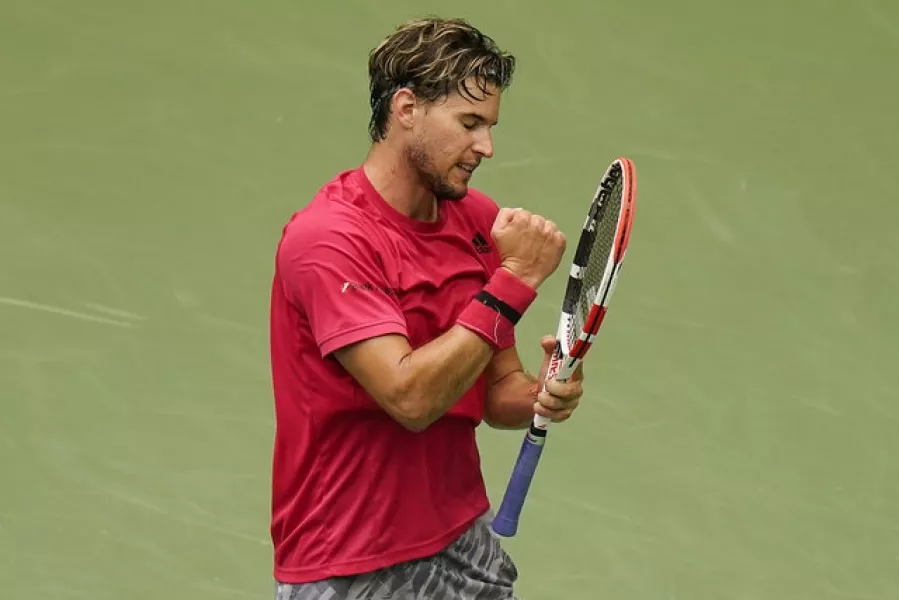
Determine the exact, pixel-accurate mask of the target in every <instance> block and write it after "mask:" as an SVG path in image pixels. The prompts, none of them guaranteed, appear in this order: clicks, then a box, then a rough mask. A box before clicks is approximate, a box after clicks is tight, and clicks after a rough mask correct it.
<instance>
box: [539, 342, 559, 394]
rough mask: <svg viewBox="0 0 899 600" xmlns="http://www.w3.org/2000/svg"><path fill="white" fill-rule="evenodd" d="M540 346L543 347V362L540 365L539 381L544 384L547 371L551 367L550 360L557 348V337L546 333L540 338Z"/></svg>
mask: <svg viewBox="0 0 899 600" xmlns="http://www.w3.org/2000/svg"><path fill="white" fill-rule="evenodd" d="M540 347H541V348H543V364H542V365H541V366H540V378H539V379H538V381H539V382H540V385H541V386H542V385H543V380H544V379H545V378H546V371H547V370H548V369H549V361H550V359H551V358H552V355H553V353H554V352H555V350H556V338H555V337H553V336H551V335H544V336H543V339H541V340H540Z"/></svg>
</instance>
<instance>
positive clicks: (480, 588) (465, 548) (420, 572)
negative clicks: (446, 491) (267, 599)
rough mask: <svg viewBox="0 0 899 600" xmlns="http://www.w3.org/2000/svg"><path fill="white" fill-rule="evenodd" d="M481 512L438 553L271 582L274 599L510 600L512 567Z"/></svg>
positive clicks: (514, 573)
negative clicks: (347, 572)
mask: <svg viewBox="0 0 899 600" xmlns="http://www.w3.org/2000/svg"><path fill="white" fill-rule="evenodd" d="M492 516H493V515H492V514H491V513H490V512H488V513H486V514H484V515H482V516H481V517H480V518H478V520H477V521H475V523H474V524H473V525H472V526H471V527H470V528H469V529H468V530H467V531H466V532H465V533H463V534H462V535H461V536H459V538H458V539H457V540H456V541H455V542H453V543H452V544H450V545H449V546H448V547H447V548H445V549H444V550H443V551H441V552H439V553H438V554H435V555H433V556H429V557H427V558H423V559H419V560H414V561H410V562H405V563H400V564H398V565H393V566H391V567H387V568H385V569H381V570H378V571H374V572H372V573H365V574H363V575H355V576H349V577H334V578H331V579H325V580H322V581H316V582H314V583H303V584H296V585H291V584H283V583H279V584H277V585H276V590H275V600H382V599H385V598H390V599H391V600H425V599H427V600H450V599H453V600H516V596H515V595H514V593H513V591H512V585H513V584H514V583H515V580H516V579H518V570H517V569H516V567H515V564H514V563H513V562H512V559H511V558H510V557H509V555H508V554H506V552H505V551H504V550H503V549H502V547H500V543H499V538H498V537H497V535H496V534H495V533H494V532H493V530H492V529H491V528H490V521H491V519H492Z"/></svg>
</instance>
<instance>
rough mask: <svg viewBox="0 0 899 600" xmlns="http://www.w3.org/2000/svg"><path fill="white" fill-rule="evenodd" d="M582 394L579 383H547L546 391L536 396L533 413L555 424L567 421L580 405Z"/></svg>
mask: <svg viewBox="0 0 899 600" xmlns="http://www.w3.org/2000/svg"><path fill="white" fill-rule="evenodd" d="M582 394H583V388H582V387H581V384H580V382H569V383H561V382H558V381H549V382H547V385H546V390H545V391H542V392H540V393H539V394H537V400H536V401H535V402H534V412H536V413H537V414H539V415H542V416H544V417H546V418H548V419H551V420H552V421H553V422H555V423H558V422H561V421H564V420H567V419H568V418H569V417H571V414H572V413H573V412H574V410H575V409H576V408H577V407H578V405H579V404H580V400H581V395H582Z"/></svg>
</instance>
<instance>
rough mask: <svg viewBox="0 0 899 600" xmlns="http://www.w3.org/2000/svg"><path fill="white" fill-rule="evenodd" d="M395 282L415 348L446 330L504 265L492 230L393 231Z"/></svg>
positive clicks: (392, 276) (393, 275) (391, 245)
mask: <svg viewBox="0 0 899 600" xmlns="http://www.w3.org/2000/svg"><path fill="white" fill-rule="evenodd" d="M390 247H391V253H392V254H393V257H392V261H391V262H392V263H393V265H394V266H393V268H392V269H389V272H390V279H391V280H392V281H391V284H392V285H393V287H394V289H396V290H397V292H398V295H397V300H398V302H399V304H400V307H401V309H402V311H403V314H404V316H405V319H406V326H407V330H408V332H409V336H410V342H411V343H412V345H413V347H419V346H421V345H423V344H425V343H427V342H429V341H430V340H432V339H434V338H435V337H437V336H439V335H441V334H443V333H444V332H445V331H447V330H448V329H449V328H451V327H452V326H453V324H454V323H455V320H456V317H457V316H458V315H459V313H460V312H461V311H462V309H464V308H465V306H466V305H467V304H468V303H469V302H470V301H471V299H472V298H473V297H474V295H475V294H477V292H478V291H479V290H480V289H481V288H482V287H483V286H484V284H486V283H487V280H488V279H489V278H490V276H491V275H492V273H493V271H494V270H495V269H496V268H497V267H498V266H499V255H498V254H497V253H496V250H495V248H494V245H493V240H491V239H490V237H489V235H488V234H484V233H482V232H478V231H475V230H467V229H463V230H460V231H454V232H447V233H439V234H428V235H423V234H408V233H406V232H396V233H395V234H393V235H392V236H391V244H390Z"/></svg>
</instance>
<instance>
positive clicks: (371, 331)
mask: <svg viewBox="0 0 899 600" xmlns="http://www.w3.org/2000/svg"><path fill="white" fill-rule="evenodd" d="M514 66H515V59H514V57H513V56H511V55H509V54H507V53H504V52H502V51H501V50H499V49H498V48H497V47H496V46H495V45H494V42H493V41H492V40H491V39H490V38H489V37H487V36H485V35H483V34H482V33H481V32H479V31H478V30H477V29H475V28H474V27H472V26H470V25H469V24H467V23H466V22H464V21H462V20H443V19H437V18H429V19H422V20H414V21H411V22H407V23H405V24H403V25H401V26H400V27H398V28H397V30H396V31H395V32H394V33H392V34H391V35H390V36H389V37H387V38H386V39H385V40H384V41H383V42H382V43H381V44H380V45H378V46H377V47H376V48H375V49H374V50H373V51H372V53H371V54H370V57H369V75H370V79H371V108H372V116H371V123H370V135H371V140H372V145H371V148H370V151H369V154H368V156H367V157H366V158H365V160H364V162H363V163H362V164H361V165H360V166H359V167H357V168H354V169H350V170H347V171H345V172H342V173H339V174H337V175H336V176H335V177H334V178H333V179H332V180H331V181H329V182H328V183H327V184H326V185H324V186H323V187H322V188H321V189H320V191H319V192H318V193H317V194H316V195H315V197H314V198H313V199H312V201H311V203H310V204H309V205H308V206H307V207H305V208H304V209H302V210H300V211H299V212H297V213H295V214H294V215H293V216H292V218H291V219H290V220H289V222H288V223H287V225H286V226H285V228H284V230H283V232H282V237H281V240H280V243H279V244H278V249H277V253H276V264H275V276H274V282H273V287H272V296H271V331H270V333H271V359H272V376H273V386H274V396H275V412H276V425H277V431H276V434H275V445H274V457H273V481H272V522H271V536H272V541H273V545H274V563H275V564H274V577H275V579H276V582H277V585H276V593H275V595H276V598H277V600H307V599H308V600H312V599H319V598H322V599H332V600H347V599H353V600H355V599H362V598H392V599H396V600H403V599H407V598H408V599H411V598H428V599H429V600H437V599H441V598H452V599H460V598H483V599H494V598H497V599H498V598H514V597H515V596H514V595H513V584H514V582H515V581H516V578H517V569H516V567H515V565H514V563H513V562H512V560H511V559H510V557H509V556H508V555H507V554H506V553H505V552H504V551H503V549H502V548H501V547H500V544H499V540H498V538H497V537H496V536H495V534H494V533H493V532H492V530H491V529H490V528H489V522H490V517H491V514H492V513H491V508H490V505H489V501H488V497H487V493H486V489H485V483H484V480H483V477H482V474H481V468H480V460H479V454H478V447H477V444H476V440H475V428H476V427H477V426H478V425H479V424H480V423H481V422H482V421H483V422H486V423H487V424H488V425H490V426H493V427H498V428H524V427H526V426H527V425H528V423H530V421H531V420H532V418H533V415H534V412H535V411H536V412H538V413H540V414H542V415H546V416H548V417H550V418H552V419H553V420H554V421H556V422H558V421H564V420H565V419H567V418H568V417H569V416H570V415H571V413H572V411H573V410H574V409H575V407H576V406H577V404H578V399H579V398H580V396H581V393H582V387H581V386H582V382H581V378H580V376H579V377H577V378H576V380H574V381H571V382H569V383H566V384H561V383H558V382H551V385H549V386H548V391H547V392H540V393H538V391H539V389H538V388H539V386H538V381H539V380H540V379H541V378H542V374H541V376H539V377H533V376H532V375H530V374H528V373H527V372H526V371H525V369H524V368H523V366H522V363H521V361H520V359H519V355H518V351H517V349H516V337H515V324H516V323H517V322H518V320H519V319H520V317H521V315H522V314H523V313H524V312H525V311H526V310H527V308H528V306H529V305H530V304H531V303H532V302H533V300H534V298H535V297H536V295H537V290H538V288H539V287H540V285H541V284H542V283H543V282H544V281H545V280H546V278H547V277H549V276H550V275H551V274H552V273H553V271H554V270H555V269H556V268H557V267H558V265H559V262H560V260H561V258H562V255H563V253H564V250H565V238H564V236H563V235H562V234H561V233H560V232H559V231H558V229H557V228H556V226H555V225H554V224H553V223H552V222H551V221H550V220H547V219H545V218H543V217H541V216H539V215H535V214H532V213H530V212H528V211H526V210H521V209H506V208H504V209H499V207H498V206H497V205H496V204H495V203H494V202H493V201H492V200H491V199H490V198H488V197H487V196H486V195H484V194H483V193H481V192H478V191H477V190H475V189H473V188H470V187H469V181H470V179H471V177H472V174H473V173H474V172H475V170H476V169H477V168H478V166H479V165H480V164H481V161H482V160H484V159H485V158H490V157H491V156H492V155H493V143H492V140H491V128H492V127H493V126H494V125H496V123H497V120H498V117H499V111H500V98H501V95H502V92H503V91H504V90H505V89H506V88H508V86H509V84H510V82H511V78H512V73H513V70H514ZM553 344H554V339H553V337H552V336H546V337H544V338H543V339H542V340H541V345H542V348H543V351H544V364H543V369H544V371H545V369H546V365H547V362H548V357H549V354H550V352H551V351H552V349H553ZM535 345H536V343H535Z"/></svg>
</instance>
